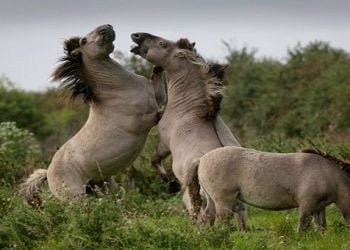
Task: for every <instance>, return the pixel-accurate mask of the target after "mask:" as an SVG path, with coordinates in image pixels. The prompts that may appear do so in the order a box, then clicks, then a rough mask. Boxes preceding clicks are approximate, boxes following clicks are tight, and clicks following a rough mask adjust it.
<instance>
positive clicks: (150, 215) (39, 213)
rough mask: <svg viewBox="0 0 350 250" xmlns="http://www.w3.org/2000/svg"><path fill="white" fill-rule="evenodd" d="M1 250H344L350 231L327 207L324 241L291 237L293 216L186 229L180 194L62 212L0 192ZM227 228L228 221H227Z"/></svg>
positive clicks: (319, 236)
mask: <svg viewBox="0 0 350 250" xmlns="http://www.w3.org/2000/svg"><path fill="white" fill-rule="evenodd" d="M0 199H1V209H2V210H1V224H0V248H1V249H349V248H350V241H349V240H348V239H349V233H350V228H348V227H347V226H345V222H344V220H343V218H342V216H341V214H340V213H339V211H338V210H337V209H336V208H335V207H334V206H330V207H329V208H328V209H327V219H328V229H327V231H326V232H324V233H320V232H317V231H315V229H314V228H311V229H310V230H309V231H307V232H305V233H303V234H298V233H297V231H296V228H297V222H298V215H297V211H296V210H288V211H282V212H271V211H264V210H261V209H256V208H252V207H249V208H248V226H249V231H248V232H245V233H242V232H238V231H237V230H236V228H235V227H233V229H232V230H231V231H229V230H227V229H226V228H224V227H220V226H214V227H211V226H207V225H198V224H195V223H193V222H192V221H191V220H190V218H189V216H187V214H186V212H185V211H183V210H182V207H181V197H180V194H178V195H176V196H173V197H168V198H166V199H150V198H149V197H148V196H144V195H142V194H140V193H139V192H138V191H132V192H127V193H124V192H120V193H118V192H117V193H114V194H107V195H99V196H98V197H85V198H83V199H82V200H80V201H79V202H75V203H71V204H63V203H61V202H59V201H58V200H56V199H55V198H53V197H51V196H50V195H49V194H48V193H47V192H44V194H43V199H44V201H45V202H44V205H43V209H41V210H33V209H31V208H30V207H29V206H27V205H26V204H24V202H23V201H22V199H21V198H20V197H18V196H17V195H16V194H15V193H14V192H13V191H12V190H11V189H9V188H7V189H6V188H4V189H1V197H0ZM233 224H235V223H234V221H233Z"/></svg>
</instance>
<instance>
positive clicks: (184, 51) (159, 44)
mask: <svg viewBox="0 0 350 250" xmlns="http://www.w3.org/2000/svg"><path fill="white" fill-rule="evenodd" d="M131 39H132V40H133V41H134V42H135V43H136V44H137V45H136V46H135V47H134V48H133V49H132V50H131V52H133V53H134V54H136V55H140V56H141V57H143V58H145V59H146V60H148V61H149V62H151V63H152V64H154V65H157V66H159V67H162V68H163V69H164V70H165V73H166V76H167V79H168V102H167V105H166V108H165V111H164V113H163V116H162V118H161V120H160V121H159V124H158V130H159V134H160V143H159V145H158V150H157V154H156V155H155V156H154V157H153V160H152V163H153V165H154V166H155V167H157V168H158V171H159V172H160V174H161V175H162V176H163V178H164V179H167V176H166V172H165V170H164V168H163V166H162V164H161V162H162V160H163V159H164V158H165V157H167V156H168V155H169V154H172V170H173V172H174V174H175V176H176V177H177V179H178V180H179V181H180V183H181V185H182V187H183V188H184V195H183V201H184V204H185V206H186V208H187V210H188V211H189V212H190V214H191V215H192V216H194V217H196V214H193V213H192V211H193V207H192V205H191V204H192V202H190V200H189V198H190V196H189V192H195V190H191V189H192V188H191V187H189V188H187V186H186V185H185V184H186V180H187V178H188V174H189V172H191V171H190V170H191V169H192V165H193V162H195V160H196V159H197V158H200V157H201V156H202V155H204V154H205V153H207V152H209V151H211V150H213V149H215V148H218V147H222V146H224V145H226V146H228V145H235V146H239V143H238V142H237V140H236V139H235V137H234V136H233V134H232V133H231V131H230V129H229V128H228V127H227V126H226V125H225V123H224V122H223V120H222V119H221V117H220V116H219V115H218V112H219V109H220V102H221V99H222V95H223V90H224V84H223V82H222V81H221V79H222V73H223V68H221V67H218V65H214V66H210V65H208V64H207V63H206V62H205V61H204V60H203V58H202V57H201V56H200V55H198V54H197V52H196V51H195V50H194V48H193V47H194V44H193V43H190V42H189V41H188V40H187V39H180V40H178V41H177V42H173V41H169V40H166V39H164V38H161V37H157V36H154V35H151V34H148V33H134V34H132V35H131ZM215 75H217V76H218V77H215ZM240 211H241V210H240ZM210 212H212V211H210ZM242 212H244V211H243V207H242Z"/></svg>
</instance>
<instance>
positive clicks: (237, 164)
mask: <svg viewBox="0 0 350 250" xmlns="http://www.w3.org/2000/svg"><path fill="white" fill-rule="evenodd" d="M197 170H198V172H197ZM193 171H194V172H193V175H191V180H189V183H191V182H192V183H191V184H192V185H199V184H200V185H201V187H202V188H203V189H204V190H205V191H206V193H207V194H208V195H209V197H210V200H209V203H210V206H214V207H215V209H216V217H217V219H220V220H224V221H227V222H228V221H229V219H230V217H231V215H232V213H233V211H232V209H231V208H232V205H233V204H234V203H235V202H236V200H240V201H242V202H245V203H247V204H250V205H252V206H255V207H259V208H263V209H269V210H284V209H289V208H296V207H298V208H299V215H300V219H299V231H303V230H305V229H306V228H307V227H308V226H309V224H310V221H311V217H312V216H314V219H315V224H316V226H317V228H318V229H319V230H324V229H325V227H326V211H325V207H326V206H328V205H329V204H331V203H335V204H336V205H337V207H338V208H339V209H340V210H341V212H342V213H343V216H344V218H345V220H346V222H347V223H348V224H350V163H346V162H344V161H341V160H339V159H337V158H335V157H333V156H330V155H328V154H325V153H323V152H321V151H320V150H316V149H305V150H303V151H302V152H301V153H267V152H261V151H256V150H253V149H247V148H241V147H224V148H219V149H215V150H213V151H211V152H209V153H207V154H205V155H204V156H203V157H202V158H200V160H199V165H198V164H197V168H194V169H193ZM193 182H194V183H193ZM192 194H193V193H192ZM196 195H197V199H200V194H199V192H197V194H196ZM207 203H208V201H207ZM196 209H197V210H199V208H198V207H197V208H196ZM238 224H239V222H238Z"/></svg>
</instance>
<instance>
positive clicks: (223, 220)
mask: <svg viewBox="0 0 350 250" xmlns="http://www.w3.org/2000/svg"><path fill="white" fill-rule="evenodd" d="M232 203H233V202H232V201H215V210H216V219H215V224H216V225H218V224H219V225H220V224H224V225H225V226H227V227H228V228H229V227H230V221H231V218H232V216H233V211H232V207H233V204H232Z"/></svg>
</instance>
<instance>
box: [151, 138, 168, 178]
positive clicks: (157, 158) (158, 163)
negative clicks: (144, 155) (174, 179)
mask: <svg viewBox="0 0 350 250" xmlns="http://www.w3.org/2000/svg"><path fill="white" fill-rule="evenodd" d="M168 155H170V150H169V148H168V147H167V146H166V145H164V143H162V140H161V141H160V142H159V144H158V149H157V153H156V154H155V155H154V156H153V158H152V161H151V163H152V166H153V167H155V168H156V169H157V172H158V174H159V175H160V177H161V178H162V179H163V181H164V182H166V183H169V181H170V178H169V176H168V173H167V172H166V170H165V168H164V167H163V164H162V161H163V160H164V159H165V158H166V157H167V156H168Z"/></svg>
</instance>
